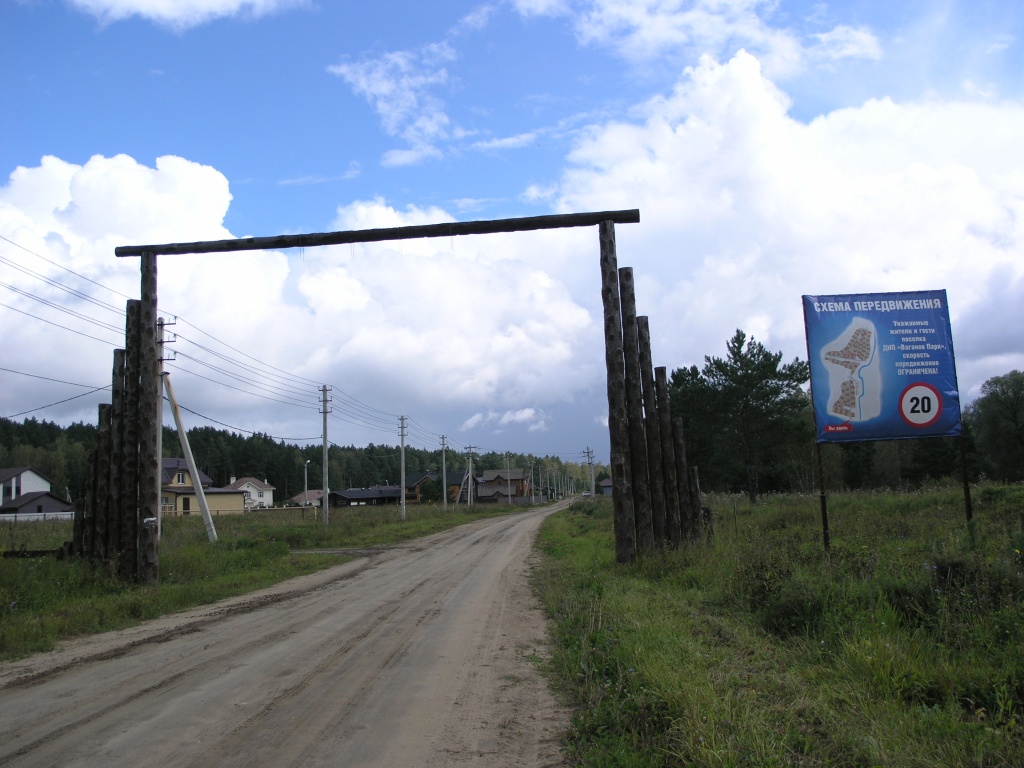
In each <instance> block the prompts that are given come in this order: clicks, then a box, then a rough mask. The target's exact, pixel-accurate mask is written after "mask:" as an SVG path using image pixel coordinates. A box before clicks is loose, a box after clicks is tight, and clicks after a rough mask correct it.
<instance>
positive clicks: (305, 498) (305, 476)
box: [302, 459, 311, 507]
mask: <svg viewBox="0 0 1024 768" xmlns="http://www.w3.org/2000/svg"><path fill="white" fill-rule="evenodd" d="M310 461H311V459H306V463H305V464H304V465H303V467H302V506H303V507H305V506H307V505H308V504H309V462H310Z"/></svg>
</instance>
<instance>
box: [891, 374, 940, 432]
mask: <svg viewBox="0 0 1024 768" xmlns="http://www.w3.org/2000/svg"><path fill="white" fill-rule="evenodd" d="M941 415H942V395H941V394H940V393H939V390H937V389H936V388H935V387H933V386H932V385H931V384H925V383H924V382H915V383H914V384H911V385H910V386H908V387H907V388H906V389H904V390H903V393H902V394H901V395H900V416H902V417H903V420H904V421H905V422H906V423H907V424H909V425H910V426H912V427H917V428H918V429H921V428H923V427H928V426H931V425H932V424H934V423H935V422H936V421H938V419H939V416H941Z"/></svg>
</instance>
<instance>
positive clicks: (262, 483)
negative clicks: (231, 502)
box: [226, 477, 277, 509]
mask: <svg viewBox="0 0 1024 768" xmlns="http://www.w3.org/2000/svg"><path fill="white" fill-rule="evenodd" d="M226 487H227V488H230V489H231V490H234V491H244V492H245V508H246V509H252V508H254V507H255V508H263V507H272V506H274V491H275V490H277V489H276V488H275V487H274V486H272V485H271V484H270V483H268V482H267V481H266V480H258V479H257V478H255V477H240V478H238V479H237V480H236V479H235V478H234V477H232V478H231V482H230V483H228V484H227V486H226Z"/></svg>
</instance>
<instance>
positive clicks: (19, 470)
mask: <svg viewBox="0 0 1024 768" xmlns="http://www.w3.org/2000/svg"><path fill="white" fill-rule="evenodd" d="M0 487H2V490H0V506H3V505H5V504H7V502H9V501H13V500H14V499H16V498H18V497H19V496H21V495H22V494H25V493H35V492H40V491H43V492H49V490H50V481H49V480H48V479H47V478H45V477H43V476H42V475H41V474H39V473H38V472H36V471H35V470H34V469H32V468H31V467H9V468H7V469H0Z"/></svg>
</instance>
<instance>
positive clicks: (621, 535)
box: [598, 221, 636, 563]
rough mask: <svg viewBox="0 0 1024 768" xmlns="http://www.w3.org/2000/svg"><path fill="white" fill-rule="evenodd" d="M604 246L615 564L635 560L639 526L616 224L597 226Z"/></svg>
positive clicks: (603, 264)
mask: <svg viewBox="0 0 1024 768" xmlns="http://www.w3.org/2000/svg"><path fill="white" fill-rule="evenodd" d="M598 237H599V239H600V243H601V303H602V304H603V306H604V350H605V352H604V359H605V366H606V368H607V371H608V435H609V438H610V441H611V471H612V508H613V515H614V527H615V560H616V561H617V562H620V563H632V562H633V561H634V560H636V523H635V521H634V513H633V477H632V470H631V467H630V455H629V433H628V431H627V430H628V426H627V421H626V370H625V363H624V361H623V350H622V310H621V305H620V303H619V270H618V257H617V255H616V252H615V224H614V222H612V221H602V222H601V223H600V225H599V226H598Z"/></svg>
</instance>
